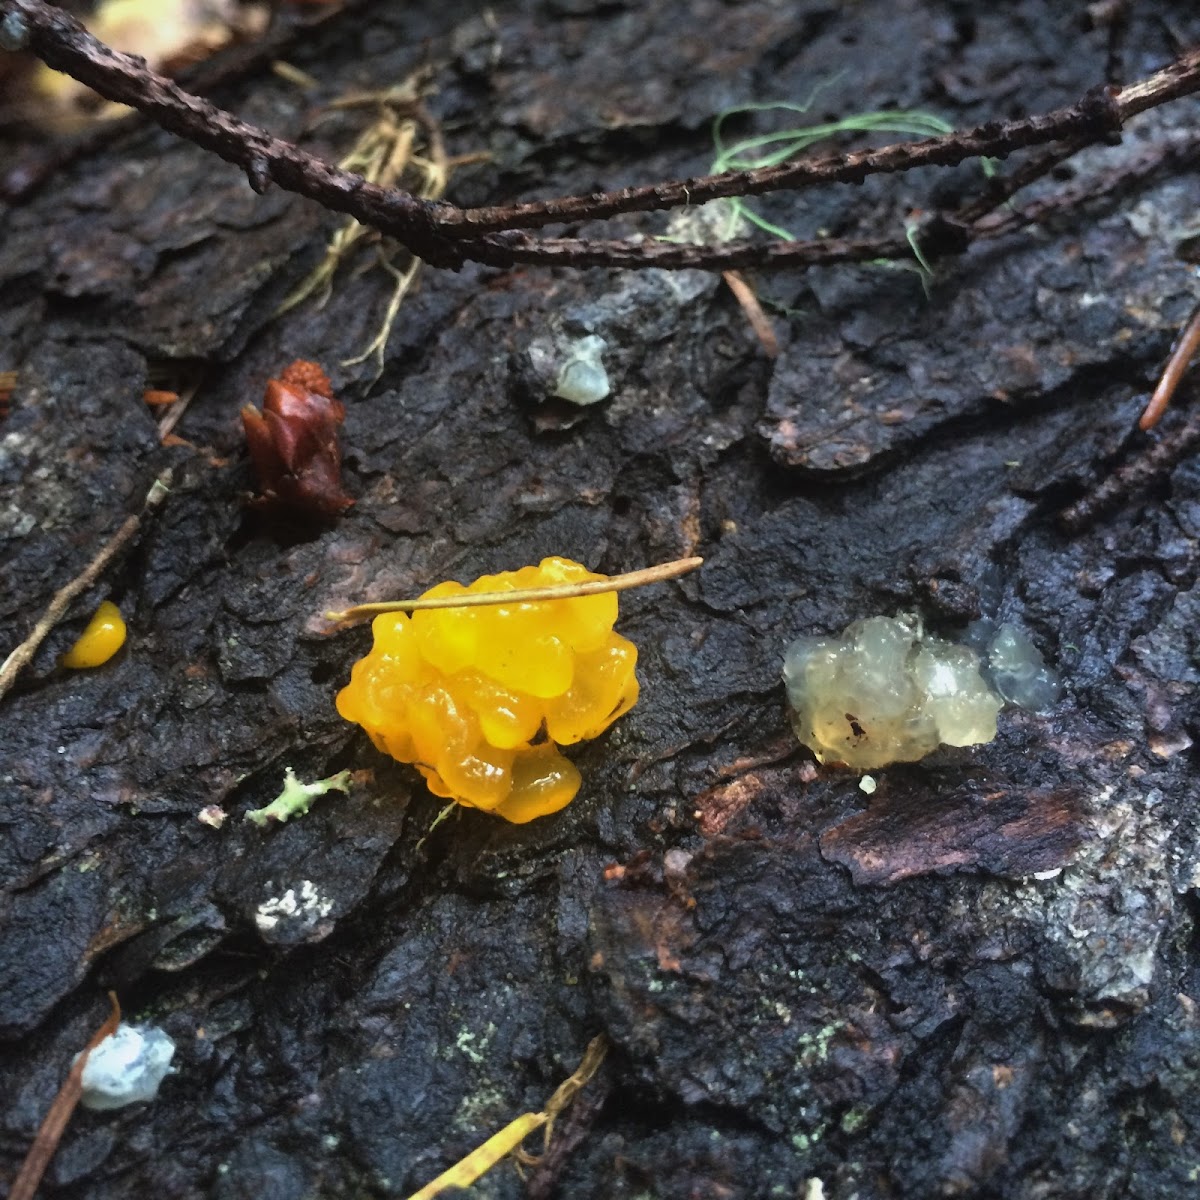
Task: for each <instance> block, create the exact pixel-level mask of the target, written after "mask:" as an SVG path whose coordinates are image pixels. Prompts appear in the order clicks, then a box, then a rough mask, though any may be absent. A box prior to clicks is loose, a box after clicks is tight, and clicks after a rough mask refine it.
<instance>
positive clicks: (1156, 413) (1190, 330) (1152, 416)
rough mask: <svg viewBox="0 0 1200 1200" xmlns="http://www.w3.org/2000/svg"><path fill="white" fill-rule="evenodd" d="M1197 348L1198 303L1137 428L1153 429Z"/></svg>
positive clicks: (1199, 342)
mask: <svg viewBox="0 0 1200 1200" xmlns="http://www.w3.org/2000/svg"><path fill="white" fill-rule="evenodd" d="M1197 350H1200V304H1198V305H1197V306H1196V307H1195V309H1194V310H1193V312H1192V315H1191V316H1190V317H1189V318H1188V323H1187V324H1186V325H1185V326H1184V327H1183V333H1181V334H1180V335H1179V340H1178V341H1177V342H1176V343H1175V347H1174V349H1173V350H1172V351H1171V357H1170V358H1169V359H1167V365H1166V367H1165V368H1164V369H1163V373H1162V378H1160V379H1159V381H1158V387H1156V388H1155V389H1154V395H1153V396H1151V397H1150V403H1149V404H1147V405H1146V411H1145V412H1143V413H1142V415H1141V418H1140V420H1139V421H1138V428H1139V429H1141V430H1147V429H1153V428H1154V426H1155V425H1157V424H1158V422H1159V419H1160V418H1161V417H1162V415H1163V413H1164V412H1166V411H1167V405H1168V404H1170V402H1171V397H1172V396H1173V395H1175V390H1176V388H1178V387H1179V381H1180V380H1181V379H1182V378H1183V373H1184V372H1185V371H1186V370H1187V369H1188V367H1189V365H1190V364H1191V361H1192V359H1193V358H1194V357H1195V356H1196V351H1197Z"/></svg>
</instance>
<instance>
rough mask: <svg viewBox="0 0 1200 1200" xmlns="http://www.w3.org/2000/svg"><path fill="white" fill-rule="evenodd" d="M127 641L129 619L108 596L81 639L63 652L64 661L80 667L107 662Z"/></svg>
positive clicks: (100, 664) (84, 667)
mask: <svg viewBox="0 0 1200 1200" xmlns="http://www.w3.org/2000/svg"><path fill="white" fill-rule="evenodd" d="M124 644H125V619H124V618H123V617H122V616H121V610H120V609H119V608H117V606H116V605H115V604H114V603H113V602H112V601H111V600H105V601H103V602H102V603H101V605H100V607H99V608H98V609H96V612H95V613H94V614H93V616H92V619H91V620H90V621H89V622H88V623H87V627H86V628H85V629H84V631H83V632H82V633H81V634H80V635H79V640H78V641H77V642H76V643H75V645H73V646H72V647H71V649H70V650H68V651H67V652H66V654H64V655H63V657H62V665H63V666H64V667H72V668H74V669H76V670H81V669H86V668H88V667H99V666H103V664H104V663H106V662H108V660H109V659H110V658H112V656H113V655H114V654H116V652H117V651H118V650H120V648H121V647H122V646H123V645H124Z"/></svg>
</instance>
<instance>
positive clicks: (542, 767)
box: [492, 742, 581, 825]
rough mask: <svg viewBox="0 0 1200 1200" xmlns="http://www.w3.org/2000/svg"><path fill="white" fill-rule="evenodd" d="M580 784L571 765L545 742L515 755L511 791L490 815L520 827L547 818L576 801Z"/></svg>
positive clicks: (556, 748) (551, 745) (577, 773)
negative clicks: (536, 818) (493, 814)
mask: <svg viewBox="0 0 1200 1200" xmlns="http://www.w3.org/2000/svg"><path fill="white" fill-rule="evenodd" d="M580 782H581V779H580V775H579V770H578V768H576V766H575V764H574V763H573V762H569V761H568V760H567V759H565V758H563V756H562V755H561V754H559V752H558V747H557V746H555V745H554V744H553V743H550V742H547V743H545V744H544V745H541V746H533V747H531V748H530V749H529V750H525V751H523V752H521V753H520V754H518V755H517V757H516V758H515V759H514V761H513V767H512V791H511V793H510V794H509V797H508V799H507V800H505V801H504V803H503V804H500V805H498V806H497V807H496V808H494V809H493V810H492V811H493V812H494V813H495V814H496V815H497V816H500V817H503V818H504V819H505V820H506V821H512V822H513V823H514V824H517V825H523V824H525V822H526V821H532V820H533V819H534V818H535V817H545V816H549V814H550V813H554V812H558V810H559V809H560V808H566V806H567V805H568V804H570V803H571V801H572V800H574V799H575V793H576V792H578V791H579V784H580Z"/></svg>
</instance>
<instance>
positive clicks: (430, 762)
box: [337, 558, 638, 823]
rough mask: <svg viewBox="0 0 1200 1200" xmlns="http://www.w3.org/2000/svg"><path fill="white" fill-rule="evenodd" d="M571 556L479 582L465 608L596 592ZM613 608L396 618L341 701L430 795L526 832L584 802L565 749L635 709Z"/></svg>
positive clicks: (458, 590)
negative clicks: (571, 587) (584, 587)
mask: <svg viewBox="0 0 1200 1200" xmlns="http://www.w3.org/2000/svg"><path fill="white" fill-rule="evenodd" d="M605 578H606V576H603V575H596V574H593V573H592V572H591V571H588V570H587V568H586V567H583V566H581V565H580V564H579V563H577V562H572V561H571V560H570V559H566V558H544V559H543V560H542V561H541V563H539V564H538V566H536V567H522V568H521V569H520V570H519V571H505V572H503V573H502V574H499V575H484V576H482V577H481V578H480V579H477V580H476V581H475V582H474V583H472V584H471V585H470V586H469V587H463V586H462V584H458V583H441V584H438V586H437V587H435V588H431V589H430V590H429V591H428V592H426V593H425V596H426V597H431V596H457V595H465V594H471V593H483V592H509V591H515V590H518V589H526V588H535V587H544V586H547V585H555V584H573V583H584V582H586V581H589V580H602V579H605ZM616 619H617V597H616V594H615V593H613V592H604V593H599V594H596V595H590V596H571V597H569V598H562V599H554V600H539V601H524V602H518V603H515V604H495V605H486V606H480V607H477V608H439V609H425V610H421V611H418V612H415V613H413V614H412V615H411V616H409V615H408V614H407V613H403V612H388V613H383V614H381V615H380V616H377V617H376V618H375V620H374V622H373V624H372V630H373V632H374V635H375V644H374V647H373V648H372V650H371V653H370V654H368V655H367V656H366V658H363V659H360V660H359V661H358V662H357V663H355V664H354V668H353V670H352V671H351V675H350V682H349V684H348V685H347V686H346V687H344V688H343V689H342V690H341V691H340V692H339V693H338V697H337V709H338V712H339V713H341V715H342V716H343V717H345V718H346V720H347V721H354V722H356V723H357V724H359V725H361V726H362V727H363V728H364V729H365V730H366V731H367V733H368V734H370V736H371V740H372V741H373V742H374V743H375V745H376V746H377V747H378V748H379V749H380V750H382V751H383V752H384V753H385V754H390V755H391V756H392V757H393V758H395V759H398V760H399V761H400V762H409V763H414V764H415V765H416V768H417V770H418V771H420V772H421V774H422V775H423V776H424V777H425V781H426V783H427V784H428V785H429V790H430V791H431V792H433V794H434V795H435V796H442V797H444V798H446V799H451V800H455V801H457V802H458V803H459V804H464V805H467V806H468V807H471V808H481V809H484V810H486V811H487V812H492V813H495V814H496V815H497V816H500V817H503V818H504V819H505V820H508V821H515V822H517V823H523V822H525V821H532V820H533V819H534V818H535V817H541V816H545V815H546V814H548V813H552V812H557V811H558V810H559V809H560V808H562V807H564V806H565V805H566V804H569V803H570V801H571V800H572V799H573V798H574V796H575V793H576V792H577V791H578V790H579V782H580V780H579V772H578V771H577V770H576V769H575V767H574V765H573V764H572V763H570V762H568V760H567V759H566V758H564V757H563V755H562V754H560V753H559V749H558V747H559V746H560V745H571V744H572V743H574V742H581V741H586V740H587V739H589V738H594V737H599V736H600V734H602V733H603V732H604V731H605V730H606V729H607V728H608V727H609V726H610V725H611V724H612V723H613V722H614V721H615V720H616V719H617V718H618V717H619V716H620V715H621V714H622V713H624V712H627V711H628V710H629V709H630V708H632V707H633V705H634V704H635V703H636V702H637V698H638V681H637V676H636V675H635V674H634V667H635V666H636V665H637V648H636V647H635V646H634V645H633V643H632V642H630V641H627V640H626V639H625V638H623V637H621V635H620V634H618V633H614V632H613V623H614V622H615V621H616Z"/></svg>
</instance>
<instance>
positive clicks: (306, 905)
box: [254, 879, 333, 933]
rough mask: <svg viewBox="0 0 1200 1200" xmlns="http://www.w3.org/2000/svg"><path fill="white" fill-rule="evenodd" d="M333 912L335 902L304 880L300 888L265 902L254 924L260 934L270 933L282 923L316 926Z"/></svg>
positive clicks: (256, 915) (289, 889) (256, 912)
mask: <svg viewBox="0 0 1200 1200" xmlns="http://www.w3.org/2000/svg"><path fill="white" fill-rule="evenodd" d="M332 911H333V901H332V900H330V899H328V898H326V897H324V896H322V895H321V894H320V892H318V891H317V886H316V884H315V883H313V882H312V880H311V879H303V880H301V881H300V885H299V887H297V888H288V890H287V891H286V892H284V893H283V894H282V895H280V896H272V897H270V898H269V899H267V900H264V901H263V902H262V903H261V904H260V905H259V906H258V908H257V909H256V910H255V913H254V923H255V925H257V926H258V928H259V931H260V932H262V933H270V932H271V931H272V930H273V929H275V927H276V926H277V925H278V924H279V923H280V922H281V921H300V922H302V923H303V924H305V925H314V924H316V922H317V921H319V920H320V919H321V918H322V917H327V916H329V914H330V912H332Z"/></svg>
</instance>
